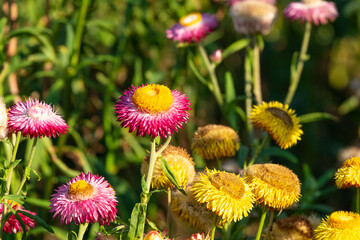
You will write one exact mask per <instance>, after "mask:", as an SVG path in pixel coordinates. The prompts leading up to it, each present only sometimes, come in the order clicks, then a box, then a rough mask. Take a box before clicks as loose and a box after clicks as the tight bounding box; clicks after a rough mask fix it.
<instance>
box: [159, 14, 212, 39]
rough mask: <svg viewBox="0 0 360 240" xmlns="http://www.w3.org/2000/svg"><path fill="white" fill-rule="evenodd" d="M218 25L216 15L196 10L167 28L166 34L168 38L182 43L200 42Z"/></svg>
mask: <svg viewBox="0 0 360 240" xmlns="http://www.w3.org/2000/svg"><path fill="white" fill-rule="evenodd" d="M217 25H218V21H217V20H216V17H215V15H212V14H208V13H198V12H195V13H191V14H189V15H186V16H183V17H182V18H180V21H179V22H178V23H176V24H175V25H174V26H172V27H171V28H170V29H168V30H166V35H167V38H169V39H172V40H174V41H179V42H180V43H183V42H186V43H190V42H193V41H194V42H200V40H201V39H202V38H204V37H206V35H207V34H209V33H210V32H212V31H214V29H215V28H216V27H217Z"/></svg>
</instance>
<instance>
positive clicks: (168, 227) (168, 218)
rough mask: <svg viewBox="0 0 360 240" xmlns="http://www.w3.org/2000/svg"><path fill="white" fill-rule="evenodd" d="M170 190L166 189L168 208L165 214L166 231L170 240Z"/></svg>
mask: <svg viewBox="0 0 360 240" xmlns="http://www.w3.org/2000/svg"><path fill="white" fill-rule="evenodd" d="M170 212H171V188H168V206H167V213H166V215H167V216H166V229H167V230H168V237H169V238H170V239H171V214H170Z"/></svg>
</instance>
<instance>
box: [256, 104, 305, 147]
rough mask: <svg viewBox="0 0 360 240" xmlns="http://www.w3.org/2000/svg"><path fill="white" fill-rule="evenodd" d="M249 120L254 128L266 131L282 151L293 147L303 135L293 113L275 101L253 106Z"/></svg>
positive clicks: (297, 119)
mask: <svg viewBox="0 0 360 240" xmlns="http://www.w3.org/2000/svg"><path fill="white" fill-rule="evenodd" d="M250 120H251V121H252V123H253V124H254V126H255V127H257V128H263V129H264V130H265V131H267V132H268V133H269V134H270V136H271V137H272V138H273V139H274V140H275V141H276V143H277V144H278V145H279V146H280V147H281V148H283V149H287V148H289V147H291V146H293V145H295V144H296V143H297V141H298V140H300V139H301V137H300V136H301V135H302V134H303V133H304V132H303V131H302V130H301V124H300V119H299V118H298V117H296V115H295V111H294V110H292V109H290V108H289V106H288V105H285V106H284V105H283V104H282V103H279V102H276V101H274V102H269V103H266V102H263V103H262V105H259V106H254V108H253V110H252V112H251V115H250Z"/></svg>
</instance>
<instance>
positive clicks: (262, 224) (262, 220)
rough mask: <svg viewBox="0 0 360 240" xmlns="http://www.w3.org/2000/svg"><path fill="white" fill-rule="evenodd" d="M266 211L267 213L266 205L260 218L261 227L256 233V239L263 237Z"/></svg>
mask: <svg viewBox="0 0 360 240" xmlns="http://www.w3.org/2000/svg"><path fill="white" fill-rule="evenodd" d="M266 213H267V208H266V207H264V209H263V212H262V214H261V218H260V223H259V228H258V231H257V234H256V240H260V238H261V233H262V230H263V227H264V223H265V219H266Z"/></svg>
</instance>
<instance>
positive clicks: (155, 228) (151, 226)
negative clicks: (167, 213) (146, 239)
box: [146, 219, 160, 231]
mask: <svg viewBox="0 0 360 240" xmlns="http://www.w3.org/2000/svg"><path fill="white" fill-rule="evenodd" d="M146 222H147V224H148V225H149V226H150V228H151V229H153V230H155V231H160V230H159V229H158V228H157V226H156V224H155V223H154V222H152V221H150V220H149V219H146Z"/></svg>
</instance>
